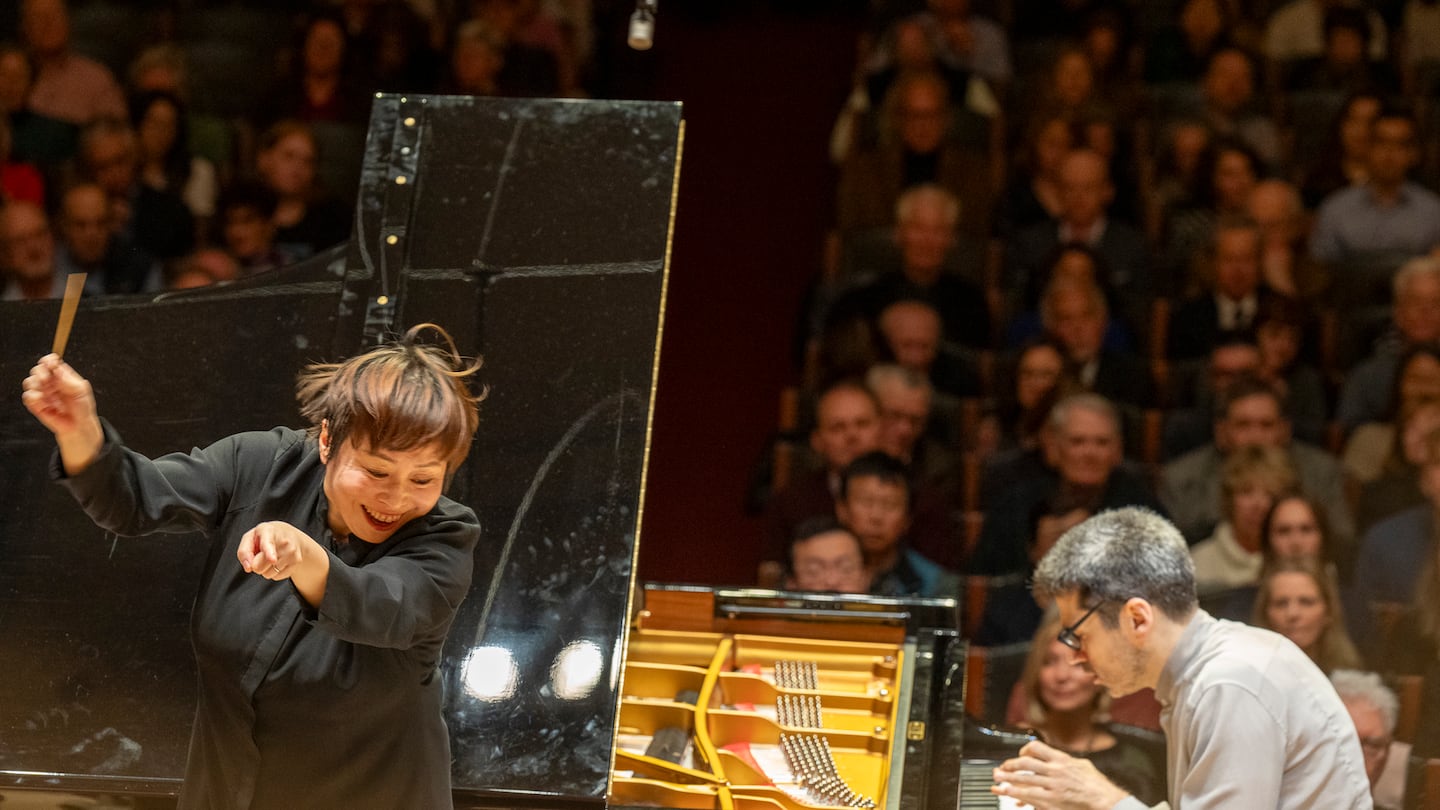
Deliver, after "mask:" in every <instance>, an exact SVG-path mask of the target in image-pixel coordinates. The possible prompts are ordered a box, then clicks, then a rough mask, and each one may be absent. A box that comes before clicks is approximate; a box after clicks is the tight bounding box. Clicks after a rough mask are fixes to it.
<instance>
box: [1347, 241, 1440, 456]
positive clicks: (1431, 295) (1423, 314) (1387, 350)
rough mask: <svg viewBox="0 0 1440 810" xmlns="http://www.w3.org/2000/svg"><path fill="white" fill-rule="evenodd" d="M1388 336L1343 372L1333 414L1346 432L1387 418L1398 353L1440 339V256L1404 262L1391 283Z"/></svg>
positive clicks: (1397, 367)
mask: <svg viewBox="0 0 1440 810" xmlns="http://www.w3.org/2000/svg"><path fill="white" fill-rule="evenodd" d="M1391 286H1392V288H1393V290H1394V302H1393V303H1392V304H1391V320H1392V321H1393V327H1394V328H1393V330H1392V332H1391V334H1389V335H1387V336H1386V337H1385V338H1384V339H1382V340H1381V341H1379V342H1377V344H1376V347H1375V352H1374V353H1373V354H1372V355H1370V357H1368V358H1366V359H1365V360H1363V361H1361V363H1360V364H1359V365H1357V366H1356V367H1355V368H1353V369H1351V370H1350V372H1349V373H1348V374H1346V375H1345V382H1344V384H1343V385H1342V386H1341V387H1340V402H1339V404H1338V405H1336V407H1335V418H1336V419H1337V420H1338V421H1339V422H1340V424H1341V425H1343V426H1344V427H1345V429H1346V430H1347V431H1349V430H1354V429H1355V428H1357V427H1359V426H1361V425H1363V424H1365V423H1366V422H1381V421H1385V420H1387V419H1388V418H1389V416H1390V411H1391V406H1392V402H1391V398H1392V397H1393V396H1394V390H1395V374H1396V372H1397V370H1398V369H1399V367H1400V356H1401V355H1403V354H1404V353H1405V350H1406V349H1408V348H1410V347H1411V346H1416V345H1419V344H1422V343H1431V342H1434V341H1436V340H1440V258H1435V257H1431V256H1425V257H1422V258H1418V259H1412V260H1410V261H1408V262H1406V263H1405V264H1404V265H1403V266H1402V267H1401V268H1400V270H1399V272H1397V273H1396V274H1395V279H1394V281H1393V282H1392V283H1391Z"/></svg>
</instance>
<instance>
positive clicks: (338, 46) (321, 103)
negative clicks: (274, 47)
mask: <svg viewBox="0 0 1440 810" xmlns="http://www.w3.org/2000/svg"><path fill="white" fill-rule="evenodd" d="M353 56H354V55H353V54H352V53H351V47H350V37H349V34H347V33H346V30H345V21H344V20H342V19H341V18H340V17H339V16H338V15H337V14H334V13H328V12H321V13H318V14H315V15H313V16H311V17H310V18H309V19H308V20H307V21H306V22H305V25H304V27H303V28H302V29H301V30H300V38H299V43H298V46H297V47H296V49H295V52H294V54H293V55H292V57H291V64H290V70H289V71H287V74H286V75H284V76H282V77H281V78H280V80H279V81H278V82H277V83H276V84H275V86H274V88H273V91H272V92H271V94H270V96H269V98H270V101H269V102H268V103H267V104H266V105H265V106H266V110H267V111H268V112H269V113H270V118H269V120H271V121H275V120H279V119H284V118H293V119H296V120H300V121H311V122H319V121H333V122H337V123H345V124H362V123H364V122H365V119H366V118H367V116H368V115H369V113H370V99H369V97H368V96H366V95H365V92H364V88H362V87H361V86H360V84H359V83H358V82H356V81H355V66H354V65H353V64H352V62H353Z"/></svg>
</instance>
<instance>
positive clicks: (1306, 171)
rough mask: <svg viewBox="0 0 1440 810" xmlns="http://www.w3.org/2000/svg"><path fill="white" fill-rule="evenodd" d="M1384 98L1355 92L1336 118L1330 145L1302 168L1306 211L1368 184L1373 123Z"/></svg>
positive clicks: (1302, 190)
mask: <svg viewBox="0 0 1440 810" xmlns="http://www.w3.org/2000/svg"><path fill="white" fill-rule="evenodd" d="M1383 104H1384V99H1383V98H1382V97H1381V96H1380V94H1379V93H1378V92H1375V91H1371V90H1360V91H1357V92H1355V93H1352V94H1351V95H1350V96H1349V97H1348V98H1347V99H1345V103H1344V105H1343V106H1341V108H1340V112H1339V113H1338V114H1337V115H1336V116H1335V122H1334V124H1333V125H1332V126H1331V128H1330V138H1329V142H1328V143H1327V144H1326V146H1325V148H1324V149H1322V150H1320V152H1319V153H1318V154H1317V155H1316V156H1315V159H1314V161H1313V162H1312V163H1311V165H1309V166H1305V167H1302V169H1301V178H1302V179H1301V182H1300V192H1301V195H1302V197H1303V199H1304V201H1305V206H1306V207H1307V208H1315V207H1316V206H1318V205H1319V204H1320V201H1321V200H1323V199H1325V198H1326V197H1327V196H1329V195H1330V194H1331V193H1332V192H1335V191H1339V190H1340V189H1342V188H1346V187H1347V186H1351V185H1355V184H1358V183H1363V182H1365V180H1366V178H1367V177H1368V176H1369V170H1368V168H1367V165H1368V162H1369V153H1370V124H1371V123H1372V122H1374V120H1375V118H1376V116H1378V115H1379V114H1380V107H1381V106H1382V105H1383Z"/></svg>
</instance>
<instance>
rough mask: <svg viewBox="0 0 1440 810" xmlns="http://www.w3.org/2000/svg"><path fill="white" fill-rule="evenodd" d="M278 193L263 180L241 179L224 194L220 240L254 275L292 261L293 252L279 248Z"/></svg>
mask: <svg viewBox="0 0 1440 810" xmlns="http://www.w3.org/2000/svg"><path fill="white" fill-rule="evenodd" d="M277 205H278V201H277V200H276V198H275V192H273V191H271V190H270V189H269V188H268V187H266V186H264V185H261V184H260V183H256V182H251V181H241V182H239V183H235V184H234V185H232V186H230V187H229V188H227V189H225V191H224V193H223V194H221V195H220V202H219V206H218V207H219V214H220V218H219V221H220V243H221V245H222V246H223V247H224V248H225V252H227V253H229V254H230V255H231V256H232V257H234V259H235V261H236V262H238V263H239V265H240V274H241V275H243V276H253V275H255V274H256V273H264V272H267V271H270V270H275V269H278V268H281V267H284V266H285V265H287V264H290V263H291V262H292V261H293V260H292V259H291V258H290V256H289V254H287V253H285V252H284V251H282V250H280V249H279V248H277V247H275V209H276V206H277Z"/></svg>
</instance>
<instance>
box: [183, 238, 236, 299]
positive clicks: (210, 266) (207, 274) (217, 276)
mask: <svg viewBox="0 0 1440 810" xmlns="http://www.w3.org/2000/svg"><path fill="white" fill-rule="evenodd" d="M239 277H240V266H239V265H237V264H236V263H235V258H234V257H233V256H231V255H230V254H228V253H226V252H225V251H223V250H221V249H219V248H201V249H200V250H197V251H195V252H194V253H192V254H190V255H189V256H186V257H184V258H182V259H180V260H179V261H178V262H174V263H173V264H172V265H171V266H170V268H169V273H168V274H167V277H166V281H165V287H166V289H170V290H188V289H193V288H195V287H207V286H209V285H211V284H228V283H229V282H231V281H234V280H235V279H237V278H239Z"/></svg>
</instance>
